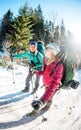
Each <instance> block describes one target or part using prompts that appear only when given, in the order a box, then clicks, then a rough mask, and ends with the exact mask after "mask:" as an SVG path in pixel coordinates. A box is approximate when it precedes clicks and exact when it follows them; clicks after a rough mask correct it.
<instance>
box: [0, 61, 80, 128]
mask: <svg viewBox="0 0 81 130" xmlns="http://www.w3.org/2000/svg"><path fill="white" fill-rule="evenodd" d="M27 73H28V68H27V67H23V66H19V65H16V64H15V63H14V71H12V70H7V69H6V68H2V67H0V130H4V129H6V130H81V86H79V87H78V88H77V89H76V90H74V89H72V88H69V89H67V90H66V89H60V92H57V93H56V94H55V95H54V97H53V104H52V106H51V108H50V109H49V111H47V112H46V113H44V114H43V115H41V116H39V117H38V118H36V117H26V116H25V115H26V113H28V112H31V111H32V108H31V102H32V100H33V95H31V94H30V93H31V91H32V87H31V89H30V92H29V93H23V92H22V91H21V90H22V89H24V87H25V78H26V76H27ZM12 75H13V76H14V77H13V76H12ZM34 79H35V77H34ZM34 79H33V81H34ZM13 80H14V81H15V84H13ZM41 81H42V78H41ZM40 86H41V83H40ZM43 91H44V88H39V89H38V92H37V96H38V98H40V96H41V93H43ZM43 116H44V117H46V118H47V121H45V122H42V119H43Z"/></svg>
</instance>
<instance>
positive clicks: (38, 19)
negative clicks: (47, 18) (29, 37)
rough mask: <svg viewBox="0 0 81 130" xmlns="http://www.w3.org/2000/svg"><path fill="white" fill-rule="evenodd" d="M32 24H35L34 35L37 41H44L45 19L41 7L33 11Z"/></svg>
mask: <svg viewBox="0 0 81 130" xmlns="http://www.w3.org/2000/svg"><path fill="white" fill-rule="evenodd" d="M31 16H32V22H33V24H34V25H33V33H34V39H35V40H43V39H44V18H43V13H42V9H41V6H40V5H39V6H38V7H37V9H34V10H33V11H32V14H31Z"/></svg>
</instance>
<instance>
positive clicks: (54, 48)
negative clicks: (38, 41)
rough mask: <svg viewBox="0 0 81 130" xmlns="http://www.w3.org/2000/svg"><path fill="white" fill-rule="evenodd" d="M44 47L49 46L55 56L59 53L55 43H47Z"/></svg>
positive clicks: (58, 47)
mask: <svg viewBox="0 0 81 130" xmlns="http://www.w3.org/2000/svg"><path fill="white" fill-rule="evenodd" d="M46 48H50V49H51V50H52V53H53V54H54V55H55V56H56V55H57V54H59V53H60V51H61V50H60V46H59V45H58V44H57V43H49V44H48V45H47V46H46Z"/></svg>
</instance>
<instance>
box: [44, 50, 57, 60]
mask: <svg viewBox="0 0 81 130" xmlns="http://www.w3.org/2000/svg"><path fill="white" fill-rule="evenodd" d="M45 57H47V58H52V57H55V56H54V54H53V53H52V49H50V48H47V49H46V50H45Z"/></svg>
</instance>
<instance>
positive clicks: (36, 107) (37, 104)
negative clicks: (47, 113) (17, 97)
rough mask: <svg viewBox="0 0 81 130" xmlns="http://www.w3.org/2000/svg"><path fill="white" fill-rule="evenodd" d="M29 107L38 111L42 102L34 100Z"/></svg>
mask: <svg viewBox="0 0 81 130" xmlns="http://www.w3.org/2000/svg"><path fill="white" fill-rule="evenodd" d="M31 106H32V107H33V108H34V110H36V111H38V110H40V109H41V108H42V106H43V102H42V101H41V100H35V101H33V102H32V103H31Z"/></svg>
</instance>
